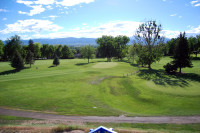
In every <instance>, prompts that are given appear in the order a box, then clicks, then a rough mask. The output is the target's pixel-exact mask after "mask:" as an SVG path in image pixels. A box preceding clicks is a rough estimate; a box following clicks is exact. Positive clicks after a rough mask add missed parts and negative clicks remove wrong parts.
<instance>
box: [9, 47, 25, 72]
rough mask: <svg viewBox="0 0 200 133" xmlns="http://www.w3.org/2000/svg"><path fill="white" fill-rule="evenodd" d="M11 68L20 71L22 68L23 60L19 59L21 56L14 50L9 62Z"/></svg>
mask: <svg viewBox="0 0 200 133" xmlns="http://www.w3.org/2000/svg"><path fill="white" fill-rule="evenodd" d="M11 66H12V67H14V68H16V69H18V70H20V69H23V68H24V60H23V58H22V57H21V54H20V53H19V52H18V51H17V50H16V51H15V53H14V56H13V58H12V60H11Z"/></svg>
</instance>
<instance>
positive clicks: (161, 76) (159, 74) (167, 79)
mask: <svg viewBox="0 0 200 133" xmlns="http://www.w3.org/2000/svg"><path fill="white" fill-rule="evenodd" d="M138 76H139V77H141V78H142V79H145V80H152V81H153V82H154V83H155V84H157V85H163V86H165V85H171V86H180V87H185V86H189V82H188V81H187V80H192V79H191V78H189V77H188V76H183V75H166V74H165V71H164V70H162V69H159V70H153V69H152V70H149V69H143V70H140V72H139V73H138Z"/></svg>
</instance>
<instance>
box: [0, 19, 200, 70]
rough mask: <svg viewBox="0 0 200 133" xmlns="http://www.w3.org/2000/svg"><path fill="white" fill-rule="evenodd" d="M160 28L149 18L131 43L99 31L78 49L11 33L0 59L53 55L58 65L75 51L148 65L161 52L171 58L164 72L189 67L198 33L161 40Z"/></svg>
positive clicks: (31, 60)
mask: <svg viewBox="0 0 200 133" xmlns="http://www.w3.org/2000/svg"><path fill="white" fill-rule="evenodd" d="M161 31H162V25H161V24H157V23H156V21H152V20H150V21H146V22H144V23H142V24H141V25H140V26H139V27H138V29H137V30H136V33H135V40H134V42H133V45H127V43H128V42H129V41H130V38H129V37H127V36H123V35H119V36H116V37H113V36H107V35H103V36H102V37H100V38H98V39H97V40H96V42H97V44H98V47H97V48H94V47H93V46H91V45H86V46H84V47H81V48H80V49H71V48H70V47H69V46H67V45H64V46H62V45H49V44H43V45H41V44H40V43H34V42H33V40H29V42H28V45H22V42H21V41H20V37H19V36H17V35H15V36H12V37H11V38H9V39H7V40H6V44H5V45H4V44H3V42H2V41H0V60H3V61H13V59H15V58H16V57H18V59H15V60H17V61H16V63H14V64H17V62H18V61H20V60H22V62H24V63H26V64H30V67H31V64H33V63H34V60H35V59H53V58H54V63H53V64H55V65H59V59H60V58H62V59H71V58H74V54H79V55H81V57H83V58H86V59H88V63H89V60H90V59H92V58H95V56H96V57H97V58H99V57H100V58H107V61H108V62H110V61H111V60H112V58H115V59H117V60H122V59H123V58H125V57H127V58H128V59H129V60H132V61H136V62H137V64H138V65H140V66H142V67H143V66H146V65H147V67H148V68H149V69H151V64H152V63H154V62H156V61H159V60H160V59H161V57H162V56H172V57H173V61H172V62H170V63H168V64H166V65H165V66H164V68H165V70H166V71H167V72H174V71H176V70H177V68H180V72H181V68H184V67H192V64H191V61H190V54H195V55H196V57H197V54H198V53H199V51H200V35H197V36H196V37H189V38H187V37H186V33H183V34H182V33H180V35H179V37H177V38H172V39H171V40H169V41H168V42H167V43H165V42H164V37H162V36H161ZM20 58H21V59H20ZM186 62H187V63H186ZM19 64H20V63H19ZM22 64H23V63H22ZM11 65H12V63H11ZM12 66H14V65H12ZM15 68H16V67H15Z"/></svg>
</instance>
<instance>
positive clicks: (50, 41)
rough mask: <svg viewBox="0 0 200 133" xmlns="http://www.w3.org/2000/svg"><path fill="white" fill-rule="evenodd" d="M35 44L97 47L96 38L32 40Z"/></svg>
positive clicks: (25, 42)
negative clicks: (88, 45) (89, 45)
mask: <svg viewBox="0 0 200 133" xmlns="http://www.w3.org/2000/svg"><path fill="white" fill-rule="evenodd" d="M32 40H33V42H39V43H41V44H53V45H55V44H61V45H76V46H83V45H87V44H91V45H97V43H96V38H74V37H68V38H56V39H32ZM28 41H29V40H22V42H23V43H24V44H25V45H27V44H28Z"/></svg>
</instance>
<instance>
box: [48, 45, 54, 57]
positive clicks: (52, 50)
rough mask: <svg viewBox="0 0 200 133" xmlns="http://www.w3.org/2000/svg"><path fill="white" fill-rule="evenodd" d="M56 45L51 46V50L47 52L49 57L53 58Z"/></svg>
mask: <svg viewBox="0 0 200 133" xmlns="http://www.w3.org/2000/svg"><path fill="white" fill-rule="evenodd" d="M55 51H56V50H55V47H54V46H53V45H50V46H49V51H48V52H47V57H48V58H51V59H53V58H54V55H55Z"/></svg>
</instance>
